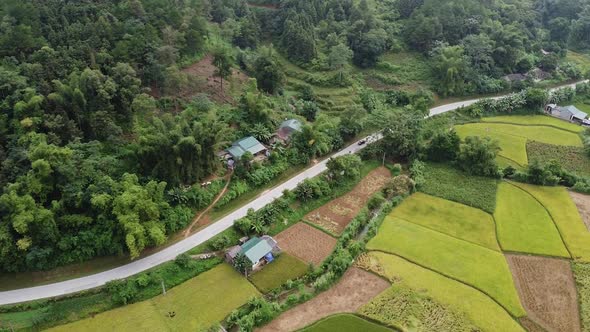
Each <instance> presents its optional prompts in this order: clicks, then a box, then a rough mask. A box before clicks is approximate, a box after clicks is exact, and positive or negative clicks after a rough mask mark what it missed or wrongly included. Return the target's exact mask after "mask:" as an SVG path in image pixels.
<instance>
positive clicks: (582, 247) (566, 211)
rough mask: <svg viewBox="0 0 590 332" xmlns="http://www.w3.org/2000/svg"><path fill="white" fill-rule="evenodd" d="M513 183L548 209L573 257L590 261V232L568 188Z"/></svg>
mask: <svg viewBox="0 0 590 332" xmlns="http://www.w3.org/2000/svg"><path fill="white" fill-rule="evenodd" d="M513 184H514V185H515V186H517V187H519V188H521V189H523V190H525V191H526V192H527V193H529V194H530V195H531V196H533V197H534V198H535V199H537V200H538V201H539V203H541V204H542V205H543V206H544V207H545V209H547V211H548V212H549V215H550V216H551V217H552V218H553V221H554V222H555V225H556V226H557V229H558V230H559V233H560V234H561V236H562V238H563V241H564V242H565V246H566V247H567V248H568V250H569V252H570V253H571V255H572V258H574V259H577V260H580V261H583V262H590V232H589V231H588V229H587V228H586V226H585V225H584V222H583V221H582V217H581V216H580V213H579V212H578V209H577V207H576V205H575V204H574V202H573V201H572V199H571V198H570V196H569V194H568V192H567V190H566V189H565V188H564V187H541V186H534V185H530V184H524V183H517V182H513Z"/></svg>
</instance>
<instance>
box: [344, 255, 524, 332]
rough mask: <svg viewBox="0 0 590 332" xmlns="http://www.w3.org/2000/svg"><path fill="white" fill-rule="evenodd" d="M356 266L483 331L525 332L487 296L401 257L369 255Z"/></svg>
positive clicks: (363, 257) (358, 261) (360, 259)
mask: <svg viewBox="0 0 590 332" xmlns="http://www.w3.org/2000/svg"><path fill="white" fill-rule="evenodd" d="M356 264H357V265H358V266H360V267H362V268H364V269H367V270H370V271H373V272H374V273H377V274H379V275H382V276H384V277H387V278H388V279H390V280H392V281H393V282H394V283H402V284H404V285H407V286H408V287H410V288H412V289H413V290H414V291H416V292H420V293H422V294H424V295H425V296H430V297H432V299H434V300H436V301H438V302H439V303H441V304H443V305H445V306H447V307H448V308H449V309H451V310H453V311H456V312H457V313H463V314H464V315H465V316H466V317H467V318H468V319H470V320H471V321H472V322H473V323H474V324H475V325H477V326H478V327H479V328H480V329H481V330H482V331H486V332H496V331H505V332H512V331H524V329H523V328H522V327H521V326H520V325H519V324H518V323H517V322H516V321H515V320H514V319H513V318H512V317H511V316H510V314H509V313H508V312H507V311H506V310H504V308H502V307H501V306H500V305H499V304H498V303H496V302H494V301H493V300H492V299H491V298H489V297H488V296H486V295H485V294H484V293H482V292H480V291H478V290H477V289H475V288H472V287H470V286H467V285H465V284H463V283H461V282H458V281H455V280H453V279H450V278H447V277H445V276H443V275H441V274H439V273H436V272H433V271H431V270H429V269H425V268H423V267H420V266H418V265H416V264H412V263H410V262H409V261H407V260H405V259H403V258H400V257H398V256H395V255H390V254H386V253H383V252H370V253H368V254H366V255H363V256H361V257H360V258H359V259H358V260H357V263H356Z"/></svg>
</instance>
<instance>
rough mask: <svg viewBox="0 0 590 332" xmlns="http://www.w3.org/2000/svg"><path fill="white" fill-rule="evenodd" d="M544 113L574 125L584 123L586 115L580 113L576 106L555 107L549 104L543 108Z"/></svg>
mask: <svg viewBox="0 0 590 332" xmlns="http://www.w3.org/2000/svg"><path fill="white" fill-rule="evenodd" d="M545 112H546V113H547V114H549V115H551V116H553V117H556V118H559V119H562V120H566V121H570V122H576V123H580V124H582V123H584V121H585V119H586V118H587V117H588V114H586V113H584V112H582V111H580V110H579V109H578V108H577V107H576V106H574V105H569V106H557V105H555V104H549V105H547V106H546V107H545Z"/></svg>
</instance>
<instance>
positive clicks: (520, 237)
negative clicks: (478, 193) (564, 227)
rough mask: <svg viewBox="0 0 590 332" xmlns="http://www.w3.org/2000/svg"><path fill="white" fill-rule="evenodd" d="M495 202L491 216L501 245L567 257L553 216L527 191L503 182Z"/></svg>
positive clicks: (504, 247)
mask: <svg viewBox="0 0 590 332" xmlns="http://www.w3.org/2000/svg"><path fill="white" fill-rule="evenodd" d="M496 202H497V203H496V212H494V217H495V218H496V223H497V224H498V240H499V241H500V245H501V246H502V249H504V250H508V251H516V252H526V253H531V254H541V255H549V256H559V257H568V258H569V253H568V251H567V249H566V248H565V246H564V244H563V241H562V240H561V237H560V235H559V232H558V230H557V228H556V227H555V224H554V223H553V219H551V216H550V215H549V214H548V213H547V211H546V210H545V208H544V207H543V205H541V204H540V203H539V202H538V201H537V200H536V199H534V198H533V197H532V196H531V195H529V194H528V193H527V192H526V191H524V190H522V189H520V188H518V187H516V186H513V185H512V184H510V183H507V182H502V183H500V185H499V186H498V198H497V200H496Z"/></svg>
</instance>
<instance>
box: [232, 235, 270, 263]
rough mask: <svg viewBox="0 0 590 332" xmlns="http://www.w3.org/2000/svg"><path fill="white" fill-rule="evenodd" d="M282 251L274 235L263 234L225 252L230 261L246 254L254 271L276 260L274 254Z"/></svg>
mask: <svg viewBox="0 0 590 332" xmlns="http://www.w3.org/2000/svg"><path fill="white" fill-rule="evenodd" d="M279 253H280V248H279V246H278V245H277V241H275V240H274V239H273V238H272V237H270V236H268V235H263V236H261V237H253V238H251V239H250V240H248V241H246V243H244V244H242V245H241V246H233V247H231V248H229V249H228V250H227V252H226V254H225V259H226V261H227V262H228V263H230V264H232V265H233V263H234V260H235V258H236V257H237V256H238V255H244V256H245V257H246V258H248V260H249V261H250V263H251V264H252V271H256V270H258V269H260V268H262V266H264V265H265V264H267V263H270V262H272V261H273V260H274V256H275V255H277V254H279Z"/></svg>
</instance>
